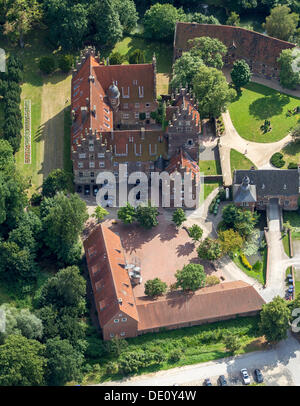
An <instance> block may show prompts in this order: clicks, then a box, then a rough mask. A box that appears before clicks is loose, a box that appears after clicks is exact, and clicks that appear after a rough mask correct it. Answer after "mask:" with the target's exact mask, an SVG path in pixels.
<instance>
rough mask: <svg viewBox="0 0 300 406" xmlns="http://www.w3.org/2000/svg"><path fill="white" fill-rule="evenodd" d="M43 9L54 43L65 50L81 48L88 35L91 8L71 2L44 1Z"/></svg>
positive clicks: (63, 0)
mask: <svg viewBox="0 0 300 406" xmlns="http://www.w3.org/2000/svg"><path fill="white" fill-rule="evenodd" d="M43 8H44V13H45V22H46V24H47V25H48V27H51V29H50V30H49V31H50V32H49V35H50V39H51V40H52V42H53V43H54V44H55V45H56V46H61V47H62V48H63V49H64V50H72V49H78V48H81V46H82V44H83V39H84V38H85V36H86V35H87V33H88V26H89V19H88V13H89V8H88V7H87V6H86V5H84V4H80V3H77V4H74V3H73V2H72V1H69V0H44V1H43Z"/></svg>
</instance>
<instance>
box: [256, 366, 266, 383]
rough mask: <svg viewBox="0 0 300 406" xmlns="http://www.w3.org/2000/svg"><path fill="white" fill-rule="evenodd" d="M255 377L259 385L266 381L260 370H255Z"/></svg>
mask: <svg viewBox="0 0 300 406" xmlns="http://www.w3.org/2000/svg"><path fill="white" fill-rule="evenodd" d="M254 377H255V380H256V382H257V383H262V382H263V381H264V377H263V374H262V373H261V370H260V369H255V370H254Z"/></svg>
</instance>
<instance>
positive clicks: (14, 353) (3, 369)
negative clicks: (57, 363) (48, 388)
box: [0, 334, 47, 386]
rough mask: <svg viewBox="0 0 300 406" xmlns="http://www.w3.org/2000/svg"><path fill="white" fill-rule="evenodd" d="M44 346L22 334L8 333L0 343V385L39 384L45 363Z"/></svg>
mask: <svg viewBox="0 0 300 406" xmlns="http://www.w3.org/2000/svg"><path fill="white" fill-rule="evenodd" d="M44 353H45V347H44V345H43V344H41V343H39V342H38V341H36V340H29V339H27V338H26V337H23V336H22V335H19V334H17V335H14V334H12V335H10V336H8V337H7V338H6V340H5V343H4V344H3V345H0V385H1V386H40V385H43V384H44V372H45V368H46V365H47V360H46V358H45V354H44Z"/></svg>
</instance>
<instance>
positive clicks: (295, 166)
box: [288, 162, 298, 169]
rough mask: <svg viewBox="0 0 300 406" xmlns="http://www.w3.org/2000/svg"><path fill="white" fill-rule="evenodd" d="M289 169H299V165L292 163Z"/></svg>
mask: <svg viewBox="0 0 300 406" xmlns="http://www.w3.org/2000/svg"><path fill="white" fill-rule="evenodd" d="M288 169H298V164H296V163H295V162H290V163H289V165H288Z"/></svg>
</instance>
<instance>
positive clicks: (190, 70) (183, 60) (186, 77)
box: [170, 52, 203, 89]
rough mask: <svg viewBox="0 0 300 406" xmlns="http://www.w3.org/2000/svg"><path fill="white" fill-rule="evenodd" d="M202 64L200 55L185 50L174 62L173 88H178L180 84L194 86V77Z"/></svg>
mask: <svg viewBox="0 0 300 406" xmlns="http://www.w3.org/2000/svg"><path fill="white" fill-rule="evenodd" d="M202 65H203V61H202V59H201V57H200V56H198V55H192V54H191V53H190V52H184V53H183V54H182V56H181V57H180V58H178V59H176V61H175V63H174V66H173V78H172V80H171V83H170V85H171V88H172V89H176V88H180V86H188V87H189V86H192V85H193V80H194V77H195V75H196V74H197V72H198V70H199V68H200V66H202Z"/></svg>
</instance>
